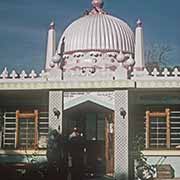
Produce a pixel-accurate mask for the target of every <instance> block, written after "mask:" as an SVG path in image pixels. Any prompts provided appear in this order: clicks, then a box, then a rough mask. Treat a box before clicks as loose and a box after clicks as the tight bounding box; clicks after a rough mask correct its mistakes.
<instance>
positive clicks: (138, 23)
mask: <svg viewBox="0 0 180 180" xmlns="http://www.w3.org/2000/svg"><path fill="white" fill-rule="evenodd" d="M136 25H137V27H142V21H141V19H140V18H139V19H138V20H137V22H136Z"/></svg>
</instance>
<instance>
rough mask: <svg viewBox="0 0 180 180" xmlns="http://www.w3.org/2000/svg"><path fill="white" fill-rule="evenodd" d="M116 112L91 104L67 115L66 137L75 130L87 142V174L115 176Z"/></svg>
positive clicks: (79, 106) (81, 105) (66, 111)
mask: <svg viewBox="0 0 180 180" xmlns="http://www.w3.org/2000/svg"><path fill="white" fill-rule="evenodd" d="M113 123H114V111H113V110H112V109H109V108H107V107H104V106H102V105H99V104H97V103H94V102H92V101H90V100H88V101H85V102H83V103H80V104H78V105H76V106H73V107H71V108H69V109H66V110H65V111H64V122H63V133H64V134H65V135H69V134H70V133H71V132H72V130H73V128H74V127H77V128H79V129H80V131H81V132H82V134H83V137H84V140H85V148H86V149H85V151H86V152H85V157H86V158H85V159H86V161H85V164H86V170H87V171H89V172H92V173H97V174H98V173H103V174H109V175H113V171H114V128H113Z"/></svg>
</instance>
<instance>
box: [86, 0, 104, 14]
mask: <svg viewBox="0 0 180 180" xmlns="http://www.w3.org/2000/svg"><path fill="white" fill-rule="evenodd" d="M103 5H104V2H103V0H92V6H93V9H92V10H91V11H90V13H89V14H90V15H95V14H107V13H106V12H105V11H104V10H103Z"/></svg>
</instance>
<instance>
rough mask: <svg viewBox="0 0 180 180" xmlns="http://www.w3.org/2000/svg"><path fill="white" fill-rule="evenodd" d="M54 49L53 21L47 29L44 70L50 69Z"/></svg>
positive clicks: (54, 32)
mask: <svg viewBox="0 0 180 180" xmlns="http://www.w3.org/2000/svg"><path fill="white" fill-rule="evenodd" d="M55 51H56V31H55V23H54V22H51V24H50V26H49V31H48V39H47V49H46V66H45V70H46V71H48V70H49V69H51V66H50V64H51V60H52V57H53V56H54V55H55Z"/></svg>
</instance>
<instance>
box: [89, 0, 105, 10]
mask: <svg viewBox="0 0 180 180" xmlns="http://www.w3.org/2000/svg"><path fill="white" fill-rule="evenodd" d="M92 5H93V7H94V8H100V9H102V8H103V5H104V2H103V0H92Z"/></svg>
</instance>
